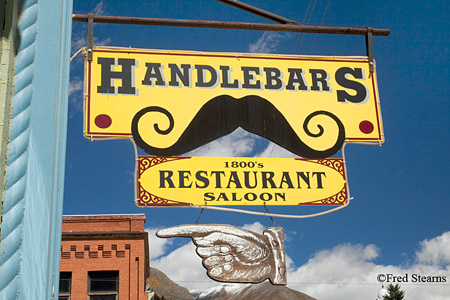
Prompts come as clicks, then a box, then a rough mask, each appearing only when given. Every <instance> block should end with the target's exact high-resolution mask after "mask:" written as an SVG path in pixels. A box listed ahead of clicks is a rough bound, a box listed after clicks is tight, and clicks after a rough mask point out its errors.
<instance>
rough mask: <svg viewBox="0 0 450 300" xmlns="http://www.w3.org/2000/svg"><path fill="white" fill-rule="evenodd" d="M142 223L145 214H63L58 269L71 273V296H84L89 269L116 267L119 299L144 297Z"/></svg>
mask: <svg viewBox="0 0 450 300" xmlns="http://www.w3.org/2000/svg"><path fill="white" fill-rule="evenodd" d="M144 223H145V216H144V215H131V216H130V215H126V216H117V215H113V216H70V217H66V216H64V217H63V238H62V246H61V268H60V270H61V272H71V273H72V285H71V299H72V300H85V299H86V295H87V293H88V272H89V271H118V272H119V298H118V299H119V300H125V299H128V300H130V299H133V300H134V299H137V300H139V299H141V300H144V299H147V296H146V294H145V279H146V277H147V276H148V272H149V267H148V236H147V233H146V232H145V231H144Z"/></svg>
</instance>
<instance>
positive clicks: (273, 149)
mask: <svg viewBox="0 0 450 300" xmlns="http://www.w3.org/2000/svg"><path fill="white" fill-rule="evenodd" d="M256 157H288V158H293V157H298V156H297V155H295V154H293V153H292V152H290V151H288V150H286V149H284V148H283V147H280V146H278V145H277V144H274V143H272V142H270V143H269V144H268V145H267V147H266V148H265V149H264V150H263V151H261V152H260V153H259V154H258V155H256Z"/></svg>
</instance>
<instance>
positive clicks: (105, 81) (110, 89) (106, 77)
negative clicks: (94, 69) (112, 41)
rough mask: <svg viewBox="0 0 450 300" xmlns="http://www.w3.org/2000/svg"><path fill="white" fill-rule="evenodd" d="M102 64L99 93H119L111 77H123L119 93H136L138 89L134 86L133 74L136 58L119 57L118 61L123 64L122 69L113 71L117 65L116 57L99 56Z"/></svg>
mask: <svg viewBox="0 0 450 300" xmlns="http://www.w3.org/2000/svg"><path fill="white" fill-rule="evenodd" d="M97 62H98V63H99V64H100V65H101V72H102V73H101V85H100V86H97V93H101V94H117V92H116V88H115V87H114V86H112V80H111V79H121V80H122V85H121V86H119V88H118V93H119V94H127V95H135V94H136V89H135V88H134V87H133V85H134V82H131V80H132V79H134V76H132V73H131V72H132V68H133V66H134V65H135V63H136V62H135V60H134V59H128V58H119V59H117V62H118V64H119V65H121V66H122V71H121V72H119V71H111V69H112V66H114V65H115V59H114V58H109V57H99V58H98V61H97Z"/></svg>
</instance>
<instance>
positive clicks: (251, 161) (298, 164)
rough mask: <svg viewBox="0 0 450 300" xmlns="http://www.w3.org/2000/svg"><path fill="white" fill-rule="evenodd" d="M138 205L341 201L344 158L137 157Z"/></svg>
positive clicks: (344, 194) (345, 198) (343, 201)
mask: <svg viewBox="0 0 450 300" xmlns="http://www.w3.org/2000/svg"><path fill="white" fill-rule="evenodd" d="M138 163H139V175H138V177H139V179H138V190H139V199H138V201H137V205H138V206H139V207H147V206H189V205H213V206H217V205H220V206H227V205H249V206H253V205H280V206H282V205H344V204H346V202H347V201H348V189H347V184H346V175H345V168H344V162H343V160H342V159H319V160H313V159H298V158H297V159H295V158H222V157H155V156H140V157H139V162H138Z"/></svg>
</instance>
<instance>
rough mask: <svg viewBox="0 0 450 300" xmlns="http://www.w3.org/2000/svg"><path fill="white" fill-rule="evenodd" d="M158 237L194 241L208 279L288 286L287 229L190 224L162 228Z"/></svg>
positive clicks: (158, 232) (157, 233)
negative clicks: (285, 243) (250, 229)
mask: <svg viewBox="0 0 450 300" xmlns="http://www.w3.org/2000/svg"><path fill="white" fill-rule="evenodd" d="M156 235H157V236H158V237H160V238H171V237H190V238H192V241H193V242H194V244H195V245H196V246H197V248H196V252H197V254H198V255H199V256H200V257H201V258H202V263H203V266H204V267H205V268H206V269H207V274H208V276H209V277H210V278H212V279H214V280H216V281H220V282H239V283H259V282H262V281H264V280H266V279H269V280H270V282H271V283H272V284H279V285H285V284H286V283H287V278H286V254H285V251H284V230H283V227H269V228H266V229H264V232H263V234H259V233H256V232H253V231H249V230H246V229H242V228H239V227H235V226H231V225H220V224H205V225H199V224H196V225H193V224H189V225H179V226H173V227H169V228H164V229H160V230H158V231H157V232H156Z"/></svg>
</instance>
